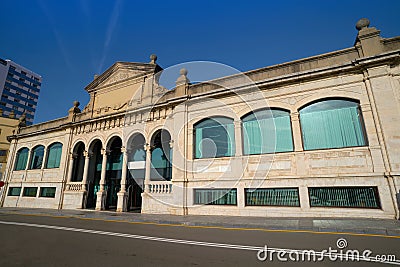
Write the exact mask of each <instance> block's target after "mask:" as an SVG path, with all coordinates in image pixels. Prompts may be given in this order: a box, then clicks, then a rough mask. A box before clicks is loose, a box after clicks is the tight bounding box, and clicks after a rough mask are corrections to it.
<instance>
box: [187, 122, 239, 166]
mask: <svg viewBox="0 0 400 267" xmlns="http://www.w3.org/2000/svg"><path fill="white" fill-rule="evenodd" d="M234 133H235V128H234V126H233V120H232V119H229V118H224V117H215V118H209V119H206V120H203V121H201V122H199V123H197V124H195V125H194V134H195V138H194V140H195V144H194V147H195V153H194V156H195V158H197V159H201V158H215V157H230V156H233V155H234V154H235V134H234Z"/></svg>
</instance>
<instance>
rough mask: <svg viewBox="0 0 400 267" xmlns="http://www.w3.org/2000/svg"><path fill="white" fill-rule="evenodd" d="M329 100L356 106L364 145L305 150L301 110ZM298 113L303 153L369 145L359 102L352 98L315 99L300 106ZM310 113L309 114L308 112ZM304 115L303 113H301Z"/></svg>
mask: <svg viewBox="0 0 400 267" xmlns="http://www.w3.org/2000/svg"><path fill="white" fill-rule="evenodd" d="M331 100H340V101H346V102H352V103H354V104H356V105H357V112H358V115H359V117H358V119H359V124H360V125H359V126H360V130H361V135H362V137H363V140H364V144H363V145H350V146H335V147H333V146H332V147H317V148H307V149H306V148H305V137H304V134H303V131H304V124H303V123H302V118H301V116H302V112H301V111H302V110H303V109H305V108H308V107H310V106H312V105H315V104H318V103H322V102H325V101H331ZM298 113H299V124H300V137H301V143H302V148H303V150H304V151H314V150H328V149H343V148H351V147H366V146H368V145H369V142H368V135H367V130H366V127H365V121H364V116H363V113H362V110H361V106H360V101H359V100H357V99H353V98H345V97H328V98H321V99H317V100H314V101H311V102H309V103H307V104H305V105H303V106H301V107H300V108H298ZM310 113H311V112H310ZM303 114H304V113H303Z"/></svg>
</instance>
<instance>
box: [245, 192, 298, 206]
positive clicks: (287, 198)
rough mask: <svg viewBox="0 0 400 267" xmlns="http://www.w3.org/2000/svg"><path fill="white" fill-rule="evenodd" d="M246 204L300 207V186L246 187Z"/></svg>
mask: <svg viewBox="0 0 400 267" xmlns="http://www.w3.org/2000/svg"><path fill="white" fill-rule="evenodd" d="M245 194H246V196H245V197H246V206H289V207H300V199H299V189H298V188H257V189H250V188H246V189H245Z"/></svg>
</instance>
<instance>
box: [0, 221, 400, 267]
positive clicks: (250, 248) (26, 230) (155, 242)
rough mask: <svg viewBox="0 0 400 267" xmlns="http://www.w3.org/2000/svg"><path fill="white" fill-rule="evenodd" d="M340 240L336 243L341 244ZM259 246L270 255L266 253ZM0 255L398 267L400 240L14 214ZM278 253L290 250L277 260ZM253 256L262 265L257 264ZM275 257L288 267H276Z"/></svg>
mask: <svg viewBox="0 0 400 267" xmlns="http://www.w3.org/2000/svg"><path fill="white" fill-rule="evenodd" d="M338 239H342V240H340V241H341V242H339V244H338V243H337V242H338ZM346 243H347V246H345V245H346ZM265 246H267V248H269V250H267V253H265ZM338 246H339V247H338ZM0 247H1V251H0V266H4V267H8V266H57V267H58V266H253V265H254V266H396V265H400V261H398V262H391V263H392V264H395V265H392V264H390V265H389V262H386V263H372V262H366V261H360V262H357V261H351V260H349V261H346V260H340V258H338V259H336V260H334V258H335V255H337V254H332V255H331V258H332V260H331V259H329V257H328V256H325V257H322V256H320V254H318V252H321V251H323V250H329V247H331V249H335V250H338V251H336V252H335V251H333V252H334V253H339V254H340V250H342V252H343V254H346V251H348V250H357V251H359V252H360V254H362V253H363V252H364V251H365V250H370V251H371V253H370V255H368V256H369V258H370V259H371V257H375V255H382V256H384V257H385V256H386V257H392V256H391V255H395V256H396V258H397V260H399V259H400V239H399V238H393V237H392V238H390V237H383V236H382V237H381V236H368V235H343V234H334V233H299V232H290V231H261V230H240V229H230V230H228V229H223V228H204V227H183V226H172V225H155V224H145V223H127V222H116V221H102V220H93V219H91V220H88V219H77V218H65V217H49V216H27V215H12V214H0ZM342 247H343V248H342ZM340 248H341V249H340ZM260 249H261V250H260ZM271 249H272V250H274V249H275V252H271ZM276 249H290V250H285V251H282V250H279V251H280V253H278V252H277V251H278V250H276ZM295 250H301V251H300V252H297V251H295ZM303 250H315V251H317V254H316V257H315V259H316V260H319V259H322V258H323V259H324V260H323V261H317V262H312V261H309V260H308V256H309V255H311V256H310V257H311V259H313V256H312V254H307V253H309V252H305V254H301V252H303V253H304V251H303ZM310 253H311V252H310ZM324 254H327V253H324ZM257 255H258V256H259V257H260V258H267V259H266V260H265V261H260V260H259V259H258V258H257ZM271 255H272V259H273V260H272V262H271V260H270V257H271ZM303 255H304V260H302V257H303ZM278 256H280V257H281V259H282V260H284V259H286V260H287V261H285V262H283V261H280V260H279V257H278ZM337 257H340V256H337ZM296 259H299V260H298V261H296Z"/></svg>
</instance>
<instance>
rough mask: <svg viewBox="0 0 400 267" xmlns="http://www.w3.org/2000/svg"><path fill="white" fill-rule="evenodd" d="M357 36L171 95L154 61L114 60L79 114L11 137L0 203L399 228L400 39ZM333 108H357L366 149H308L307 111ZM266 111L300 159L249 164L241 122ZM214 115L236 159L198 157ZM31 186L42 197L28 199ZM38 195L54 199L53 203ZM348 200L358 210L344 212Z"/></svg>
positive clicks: (257, 159)
mask: <svg viewBox="0 0 400 267" xmlns="http://www.w3.org/2000/svg"><path fill="white" fill-rule="evenodd" d="M357 29H358V30H359V33H358V35H357V38H356V42H355V45H354V47H350V48H346V49H343V50H339V51H334V52H331V53H327V54H322V55H317V56H314V57H310V58H305V59H301V60H297V61H293V62H288V63H284V64H279V65H275V66H270V67H265V68H261V69H257V70H252V71H248V72H246V73H242V74H237V75H232V76H228V77H223V78H220V79H216V80H212V81H209V82H203V83H198V84H190V81H189V80H188V78H187V71H186V70H181V73H180V76H179V77H178V79H177V82H176V87H175V88H174V89H172V90H167V89H166V88H164V87H163V86H161V85H160V84H159V82H158V80H159V75H160V73H161V72H162V69H161V67H160V66H158V65H157V64H156V59H157V58H156V56H155V55H152V56H151V62H150V63H126V62H117V63H115V64H114V65H113V66H111V67H110V68H109V69H108V70H106V71H105V72H104V73H103V74H101V75H99V76H95V79H94V80H93V81H92V82H91V83H90V84H89V85H88V86H87V87H86V88H85V89H86V91H87V92H88V93H89V95H90V101H89V103H88V104H87V105H86V106H85V107H84V108H83V110H82V111H81V110H80V109H79V103H74V107H72V108H71V109H70V111H69V115H68V116H67V117H65V118H61V119H58V120H54V121H49V122H46V123H41V124H37V125H32V126H29V127H25V128H21V130H20V131H19V133H18V134H15V135H13V136H11V140H12V141H11V148H10V154H9V160H8V165H7V173H6V176H5V182H6V190H4V193H3V195H2V197H1V205H2V206H8V207H10V206H17V207H43V208H44V207H46V208H64V209H81V208H95V209H98V210H104V209H116V210H117V211H127V210H132V209H133V208H135V207H137V208H140V210H141V212H143V213H167V214H178V215H185V214H201V215H208V214H221V215H241V216H290V217H307V216H316V217H369V218H399V207H398V205H399V204H398V196H399V192H400V156H399V155H400V136H399V134H398V133H397V131H398V125H400V116H399V115H400V65H399V62H400V61H399V60H400V37H394V38H382V37H381V36H380V32H379V31H378V30H377V29H375V28H373V27H369V22H368V21H367V20H361V21H360V22H359V23H357ZM326 99H337V100H342V99H347V100H351V101H355V102H357V103H358V104H357V105H358V107H359V110H360V114H361V117H360V118H361V119H360V120H361V125H362V130H360V131H362V133H363V135H364V136H365V144H363V145H357V146H355V145H351V146H343V147H338V148H334V147H333V148H328V149H327V148H323V149H322V148H321V149H307V148H306V147H305V145H304V142H305V141H304V133H303V131H304V125H303V127H302V121H301V110H302V109H303V107H306V106H307V105H310V103H318V102H321V101H323V100H326ZM266 107H268V108H269V109H279V110H284V111H285V112H288V114H289V118H290V129H291V138H292V142H293V149H292V150H291V151H284V152H280V153H264V154H262V153H258V154H257V153H256V154H251V155H248V153H247V154H246V153H245V151H244V145H243V142H244V139H245V135H244V130H243V121H242V120H243V118H244V117H245V115H246V114H250V113H252V112H254V111H256V110H261V109H263V108H264V109H265V108H266ZM217 117H224V118H228V119H230V120H232V121H233V128H232V129H233V130H232V136H231V137H230V138H232V140H231V139H230V140H231V141H232V142H231V143H232V144H233V147H232V149H231V150H232V154H231V155H229V156H222V157H204V158H202V157H197V156H196V153H195V150H196V149H198V147H196V146H199V144H198V142H197V140H196V134H195V132H196V125H198V123H199V122H201V121H204V120H206V119H207V118H217ZM315 127H316V129H315V131H319V129H318V125H316V126H315ZM197 138H198V137H197ZM202 141H204V140H202ZM55 143H57V144H62V153H61V156H60V157H61V158H60V162H59V164H58V166H57V167H53V168H47V167H46V166H48V163H47V162H48V157H49V156H48V154H50V153H53V152H50V151H51V149H50V147H51V146H52V145H53V144H55ZM160 144H161V145H160ZM38 146H43V148H44V150H43V151H44V155H42V156H39V158H40V157H42V161H43V163H42V164H41V167H40V168H38V166H36V165H35V164H32V160H33V157H34V156H32V154H35V153H36V152H35V151H37V150H35V148H37V147H38ZM23 148H28V149H29V153H30V154H29V157H28V162H27V164H26V167H25V168H24V169H19V170H17V169H18V168H16V166H15V164H16V160H17V157H19V154H18V153H20V152H21V149H23ZM157 149H159V151H162V156H161V158H162V159H163V160H165V158H167V160H166V162H169V163H170V164H171V166H169V167H168V166H167V167H165V168H164V167H163V168H164V169H163V174H162V175H164V176H163V177H164V178H165V179H159V178H157V177H155V176H157V175H153V174H152V173H153V172H154V173H155V170H157V171H158V172H159V170H158V169H157V166H155V165H157V164H158V163H156V162H153V159H154V158H155V157H156V156H158V154H157V153H156V151H157ZM32 151H33V152H32ZM166 151H168V153H167V152H166ZM134 153H137V154H134ZM140 153H142V154H140ZM35 155H36V154H35ZM135 157H136V159H135ZM116 158H118V159H116ZM138 158H139V159H138ZM152 164H153V165H152ZM32 166H33V168H32ZM35 166H36V167H35ZM159 169H161V168H159ZM167 172H171V173H170V174H168V173H167ZM159 173H160V172H159ZM153 176H154V177H153ZM25 187H33V188H37V190H38V191H37V193H36V195H35V194H34V193H29V192H30V191H29V190H27V191H26V192H25V189H24V188H25ZM10 188H14V189H15V188H16V189H15V190H16V191H15V192H17V193H14V194H13V193H10ZM18 188H20V189H18ZM42 188H55V192H54V193H52V194H49V195H47V197H46V196H43V194H42V193H43V192H42ZM142 188H144V189H143V190H142ZM313 188H316V190H317V191H318V190H321V191H320V192H328V191H329V190H331V189H332V190H336V189H338V188H339V189H340V190H342V189H343V190H344V191H346V190H347V191H346V192H348V193H347V195H346V196H345V195H341V196H335V197H332V196H329V197H326V198H324V199H325V200H324V201H325V202H324V203H325V204H321V205H319V204H317V205H316V204H315V203H320V202H318V201H320V200H318V201H317V200H316V199H315V198H316V197H315V195H312V193H311V192H312V190H314V189H313ZM335 188H336V189H335ZM14 189H13V190H14ZM200 189H203V190H206V191H207V190H209V191H207V192H206V193H205V194H212V190H214V189H224V190H228V189H234V190H235V191H234V197H235V200H234V201H233V202H231V203H225V204H227V205H201V203H198V201H199V200H198V197H199V196H198V195H196V194H200V193H196V192H197V191H196V190H200ZM248 189H265V190H267V189H273V190H277V192H280V191H279V190H280V189H290V190H292V192H297V193H296V194H297V195H298V204H297V205H286V204H287V203H286V204H282V205H279V204H277V205H274V204H271V205H269V204H265V203H266V202H268V201H269V200H268V201H266V202H265V203H264V202H262V203H264V204H259V205H252V204H250V203H251V201H252V200H251V199H250V197H248V196H247V195H246V194H250V193H246V192H248ZM367 189H368V190H375V191H374V192H375V200H374V201H376V202H377V203H379V204H376V205H375V206H368V205H366V204H365V206H364V204H363V203H364V202H363V201H366V200H368V199H367V198H366V197H364V196H363V194H366V193H364V192H366V191H363V190H367ZM7 190H8V191H7ZM18 190H22V192H19V194H18ZM46 190H47V189H46ZM51 190H54V189H51ZM310 190H311V191H310ZM324 190H328V191H324ZM357 190H358V191H357ZM44 191H45V190H44ZM344 191H343V192H344ZM32 192H34V191H32ZM332 192H333V191H332ZM369 192H372V191H369ZM29 194H31V195H30V196H29ZM321 194H322V193H321ZM326 194H328V193H326ZM351 194H353V195H352V196H350V195H351ZM371 194H372V193H371ZM346 197H347V198H348V199H346V200H344V198H346ZM278 198H279V197H278ZM341 198H342V199H341ZM321 199H322V198H321ZM327 199H328V200H327ZM264 200H265V199H264ZM264 200H263V201H264ZM280 200H282V198H280ZM200 201H201V200H200ZM316 201H317V202H316ZM335 201H336V202H335ZM341 201H342V202H341ZM346 201H348V202H349V203H350V202H351V203H357V204H354V205H355V206H352V204H351V203H350V204H349V205H348V206H346V205H344V204H340V203H345V202H346ZM257 203H261V202H257ZM282 203H283V202H282ZM327 203H330V204H327ZM332 203H333V204H332ZM334 203H339V204H334ZM205 204H216V202H215V201H214V202H212V203H205Z"/></svg>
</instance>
